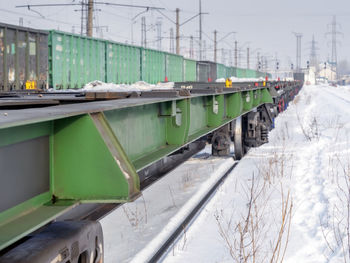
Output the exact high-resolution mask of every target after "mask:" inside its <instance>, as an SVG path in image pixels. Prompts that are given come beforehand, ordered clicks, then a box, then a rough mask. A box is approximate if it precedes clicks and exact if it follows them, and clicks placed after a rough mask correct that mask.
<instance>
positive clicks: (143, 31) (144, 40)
mask: <svg viewBox="0 0 350 263" xmlns="http://www.w3.org/2000/svg"><path fill="white" fill-rule="evenodd" d="M146 43H147V37H146V17H144V16H143V17H142V18H141V46H142V47H144V48H146V47H147V44H146Z"/></svg>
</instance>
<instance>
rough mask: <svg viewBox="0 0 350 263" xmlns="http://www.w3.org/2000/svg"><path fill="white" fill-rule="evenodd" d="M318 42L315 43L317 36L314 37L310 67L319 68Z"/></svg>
mask: <svg viewBox="0 0 350 263" xmlns="http://www.w3.org/2000/svg"><path fill="white" fill-rule="evenodd" d="M317 50H318V48H317V42H316V41H315V36H314V35H312V41H311V49H310V66H311V67H315V68H317V66H318V62H317Z"/></svg>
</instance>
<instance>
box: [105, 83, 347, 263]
mask: <svg viewBox="0 0 350 263" xmlns="http://www.w3.org/2000/svg"><path fill="white" fill-rule="evenodd" d="M275 126H276V128H275V129H274V130H273V131H271V133H270V134H269V137H270V142H269V143H268V144H265V145H263V146H261V147H259V148H256V149H251V150H250V151H249V153H248V154H247V155H246V156H245V157H244V158H243V159H242V160H241V161H240V163H239V164H238V165H237V167H236V168H235V169H234V171H233V172H232V173H231V174H230V176H229V177H228V179H227V180H226V181H225V183H224V184H223V185H222V186H221V187H220V189H219V190H218V192H217V193H216V195H215V196H213V198H212V199H211V200H210V201H209V202H208V203H207V205H206V206H205V207H204V209H203V210H202V211H201V213H200V214H199V216H198V217H197V218H196V220H195V221H194V222H193V223H192V224H191V225H190V226H188V227H187V228H186V229H184V234H183V236H182V237H181V238H180V239H179V241H178V242H177V243H175V244H174V245H173V247H172V249H171V251H170V252H169V253H168V255H167V256H166V257H165V258H164V259H163V261H164V262H257V263H261V262H288V263H294V262H332V263H334V262H350V255H349V247H350V246H349V240H350V234H349V226H350V148H349V144H350V142H349V133H350V87H330V86H305V87H304V88H303V89H302V90H301V92H300V94H299V95H298V96H297V97H296V98H295V100H294V102H293V103H290V104H289V107H288V109H287V110H286V111H285V112H283V113H282V114H280V115H279V116H278V118H277V119H276V122H275ZM209 151H210V150H209ZM207 152H208V149H207ZM232 163H233V161H232V158H230V157H228V158H223V159H219V158H213V157H210V159H205V158H204V159H203V158H202V159H201V158H193V159H191V160H189V161H188V162H186V163H185V164H184V165H182V166H180V167H179V168H177V169H176V170H174V171H173V172H172V173H170V174H169V175H167V176H166V177H164V178H162V179H161V180H160V181H158V182H157V183H156V184H155V185H154V186H152V187H151V188H148V189H146V190H145V191H144V193H143V197H142V198H139V199H138V200H136V201H135V202H133V203H129V204H126V205H124V206H123V207H122V208H121V209H118V210H117V211H115V212H113V213H112V214H110V215H108V216H107V217H105V218H104V219H103V220H102V221H101V223H102V227H103V230H104V238H105V262H107V263H108V262H129V261H132V260H134V262H144V261H145V259H146V258H147V257H148V256H149V255H148V254H150V251H151V250H153V249H154V248H156V247H157V246H159V244H160V242H161V241H162V240H163V239H164V237H165V236H166V235H168V234H169V233H170V232H171V229H172V227H173V225H174V220H177V219H178V218H179V217H181V215H183V213H186V210H188V207H189V206H190V205H191V202H192V203H193V202H195V201H196V200H197V199H198V195H199V193H200V192H201V191H203V190H204V189H205V188H207V187H208V184H211V183H213V181H214V179H215V178H214V177H219V176H220V174H223V173H224V171H225V169H227V168H228V167H229V166H230V165H232Z"/></svg>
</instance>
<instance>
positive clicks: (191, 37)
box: [190, 36, 194, 58]
mask: <svg viewBox="0 0 350 263" xmlns="http://www.w3.org/2000/svg"><path fill="white" fill-rule="evenodd" d="M193 57H194V52H193V36H190V58H193Z"/></svg>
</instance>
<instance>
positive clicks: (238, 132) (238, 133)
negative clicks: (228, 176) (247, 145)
mask: <svg viewBox="0 0 350 263" xmlns="http://www.w3.org/2000/svg"><path fill="white" fill-rule="evenodd" d="M235 122H236V123H235V130H234V139H233V144H234V146H235V159H236V160H240V159H242V157H243V156H244V145H243V131H242V117H238V118H237V119H236V120H235Z"/></svg>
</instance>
